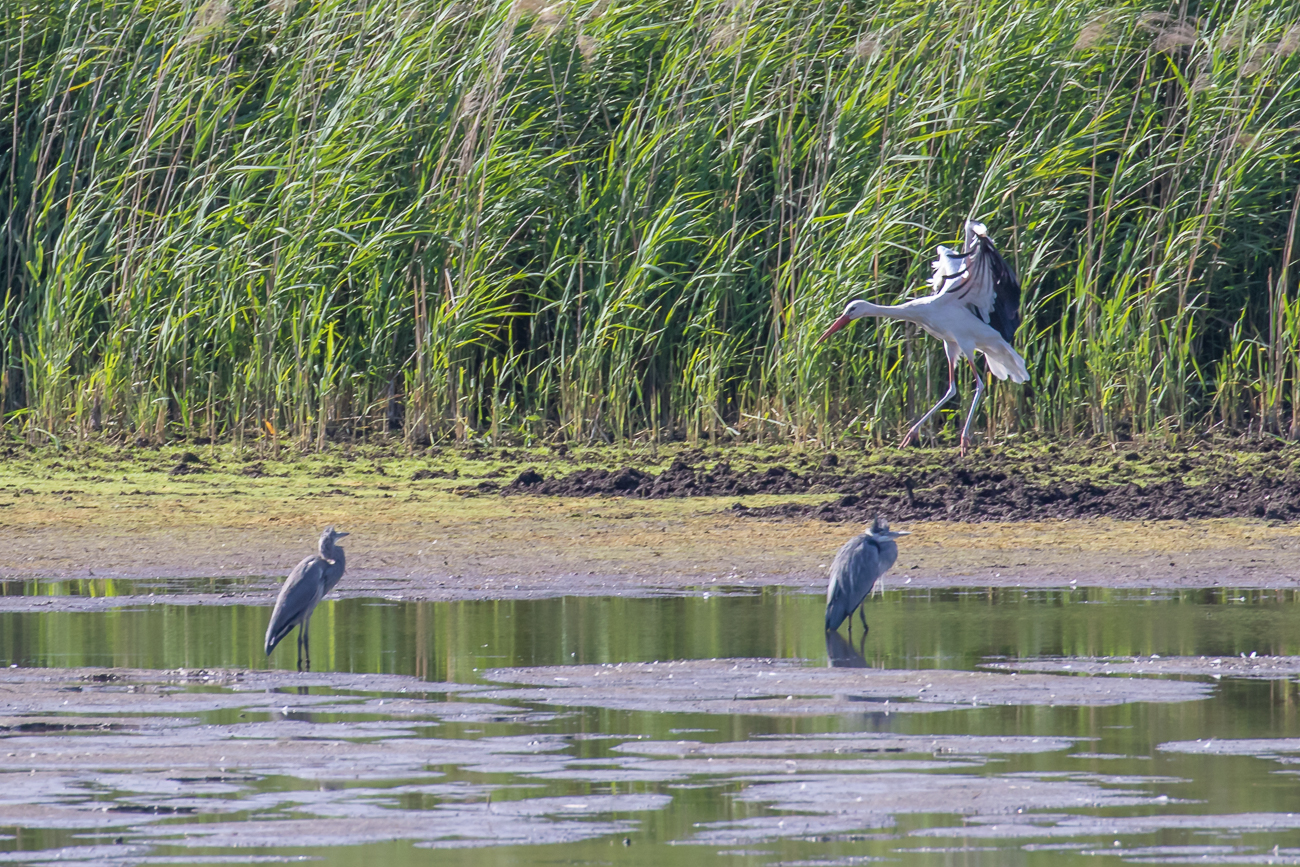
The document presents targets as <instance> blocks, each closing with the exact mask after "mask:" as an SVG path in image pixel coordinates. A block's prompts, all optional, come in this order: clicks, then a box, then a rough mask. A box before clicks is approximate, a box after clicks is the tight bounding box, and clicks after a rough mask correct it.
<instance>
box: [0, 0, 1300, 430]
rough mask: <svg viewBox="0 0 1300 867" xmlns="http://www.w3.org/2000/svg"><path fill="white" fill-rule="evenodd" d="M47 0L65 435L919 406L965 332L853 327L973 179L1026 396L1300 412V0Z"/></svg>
mask: <svg viewBox="0 0 1300 867" xmlns="http://www.w3.org/2000/svg"><path fill="white" fill-rule="evenodd" d="M4 4H5V12H6V14H5V15H4V16H3V19H0V40H2V41H3V46H4V49H3V50H4V58H5V59H4V64H3V67H2V68H0V106H2V108H0V143H2V144H3V148H2V149H0V157H3V158H2V159H0V166H2V167H0V172H2V173H3V177H4V186H3V189H2V192H3V195H2V196H0V208H2V209H3V217H4V224H3V225H4V229H5V235H4V239H3V244H2V245H0V268H2V269H3V271H2V273H3V274H4V277H5V281H6V282H5V295H4V300H3V305H4V308H3V309H4V320H3V325H4V329H5V330H4V333H3V335H0V371H3V372H2V374H0V389H2V390H3V392H4V394H3V409H4V413H5V419H6V424H7V425H8V426H10V427H11V428H12V429H13V430H15V431H19V432H22V433H23V434H25V435H26V436H28V437H30V438H32V439H42V438H46V437H49V436H58V437H66V436H70V435H71V436H92V435H97V434H102V433H104V432H107V433H108V434H109V435H114V436H130V437H143V438H145V439H150V440H158V439H161V438H165V437H167V436H174V435H178V434H180V435H189V436H209V437H222V436H227V437H234V438H236V439H239V440H241V441H244V440H246V439H249V438H251V439H255V440H257V441H259V442H264V443H268V444H273V446H274V447H277V448H278V447H279V446H280V444H281V443H282V442H284V443H296V444H297V445H298V446H299V447H302V448H311V447H317V448H319V447H322V446H323V445H324V444H325V443H326V442H327V441H328V440H329V439H330V438H332V437H337V436H370V435H377V434H388V435H393V436H403V437H405V438H407V439H408V440H409V441H411V442H412V443H422V442H427V441H431V440H440V439H446V438H452V439H460V440H466V439H471V438H481V437H492V438H494V439H497V440H503V439H518V438H537V437H560V438H566V439H572V440H577V441H593V440H600V441H621V440H628V439H652V440H658V439H661V438H667V437H681V438H685V439H688V440H691V441H701V440H709V441H716V440H718V439H719V438H724V439H725V438H736V437H740V438H747V439H760V440H773V439H777V440H793V441H804V440H809V439H816V440H818V441H820V442H823V443H834V442H838V441H841V440H844V439H846V438H847V439H851V440H862V439H865V440H869V441H876V442H879V441H885V440H888V439H892V438H893V437H895V436H897V435H898V433H899V432H900V430H901V429H902V428H903V426H904V425H905V424H906V423H907V421H908V420H909V418H910V417H911V416H912V415H913V414H915V413H917V412H919V411H921V410H922V409H923V408H924V407H925V406H927V405H928V404H929V403H930V402H932V401H933V400H934V399H936V398H937V397H938V395H939V394H940V393H942V390H943V389H944V388H945V387H946V365H945V364H944V361H943V356H942V351H941V348H940V347H939V345H938V343H937V342H936V341H934V340H933V339H931V338H929V337H928V336H926V335H924V334H923V333H920V332H917V331H916V330H915V329H912V328H909V327H906V326H903V325H901V324H898V323H887V322H878V323H871V324H859V325H857V326H855V328H854V329H852V330H851V331H849V332H848V334H847V336H845V337H842V338H840V339H838V340H836V341H834V342H831V343H828V344H826V345H824V346H822V347H815V346H814V341H815V339H816V336H817V335H818V334H819V333H820V331H821V330H822V329H823V328H824V326H825V324H826V323H827V322H828V321H829V319H830V318H831V316H832V315H833V314H834V313H836V312H837V310H838V308H839V307H840V306H841V305H842V304H843V303H844V302H845V301H846V300H848V299H849V298H850V297H856V296H863V297H868V298H871V299H873V300H877V301H886V302H889V301H896V300H901V299H903V298H906V297H909V296H910V295H912V294H915V293H916V292H918V291H922V287H923V285H924V281H925V279H926V278H927V276H928V269H929V260H930V258H932V254H931V253H930V251H931V250H932V249H933V246H934V244H936V243H941V242H946V243H952V242H953V241H954V240H955V239H956V238H957V236H958V235H959V233H960V228H961V224H962V222H963V221H964V220H965V219H966V218H968V217H976V218H979V219H982V220H984V221H986V222H987V223H988V224H989V225H990V227H991V229H992V231H993V233H994V236H995V238H996V239H997V241H998V242H999V244H1000V245H1001V247H1002V248H1003V250H1004V251H1005V252H1006V254H1007V256H1008V258H1009V259H1010V260H1011V261H1012V264H1013V266H1014V267H1015V269H1016V270H1017V272H1018V273H1019V274H1020V277H1021V280H1022V283H1023V285H1024V289H1025V293H1024V309H1025V314H1026V316H1025V325H1024V326H1023V327H1022V329H1021V332H1020V334H1019V336H1018V338H1017V341H1018V345H1019V348H1020V349H1021V352H1022V354H1024V356H1025V357H1026V360H1027V361H1028V364H1029V368H1030V371H1031V382H1030V386H1029V387H1028V388H1020V387H1015V386H1008V385H999V386H997V387H996V388H995V389H994V394H993V396H992V398H991V399H990V401H989V402H988V404H987V405H986V409H985V411H984V416H983V423H984V424H985V425H986V427H987V429H988V430H989V431H991V432H994V433H998V432H1007V431H1018V430H1019V431H1030V430H1032V431H1039V432H1042V433H1048V434H1059V435H1066V436H1081V435H1091V434H1101V435H1103V436H1110V437H1119V436H1128V435H1133V434H1154V435H1166V436H1173V435H1177V434H1180V433H1182V432H1184V431H1187V430H1192V429H1199V428H1205V427H1208V426H1211V425H1221V426H1224V427H1227V428H1229V429H1232V430H1253V431H1256V432H1261V433H1263V432H1272V433H1276V434H1281V435H1285V436H1292V437H1294V436H1296V435H1297V433H1300V423H1297V421H1296V418H1297V409H1300V362H1297V361H1296V352H1295V350H1296V347H1297V345H1300V313H1297V310H1300V300H1297V297H1298V296H1297V291H1296V289H1295V288H1293V287H1292V286H1291V284H1292V283H1294V282H1295V280H1294V277H1295V274H1296V271H1297V269H1296V267H1295V263H1294V262H1293V258H1294V250H1295V244H1294V240H1295V233H1296V216H1295V215H1296V203H1297V202H1298V201H1300V194H1298V193H1297V192H1296V190H1297V187H1300V160H1298V159H1297V158H1298V157H1300V145H1298V144H1297V141H1298V140H1297V137H1296V136H1295V134H1294V131H1295V129H1297V128H1300V13H1297V12H1296V11H1295V9H1294V8H1293V6H1292V4H1289V3H1283V2H1268V0H1242V2H1236V3H1200V4H1196V3H1192V4H1180V5H1174V6H1164V5H1157V4H1154V3H1140V2H1117V3H1100V2H1090V3H1080V4H1059V5H1056V6H1052V5H1048V4H1038V3H1030V2H1027V0H993V2H982V3H974V2H926V3H914V2H901V0H900V2H896V3H892V4H883V5H882V4H874V5H871V6H868V7H863V6H861V5H860V4H850V3H846V2H829V0H823V2H816V3H802V4H797V3H789V2H758V0H654V2H642V3H636V4H625V5H619V4H617V3H613V2H609V0H596V2H576V0H575V2H568V3H564V2H560V3H555V4H550V5H544V4H543V3H541V2H538V0H515V2H497V3H476V4H468V3H467V4H445V3H434V2H431V0H399V2H391V3H366V2H342V0H318V2H306V0H301V2H296V0H206V2H203V3H201V4H200V3H192V2H191V3H184V2H164V0H94V2H88V3H75V4H74V3H70V2H65V3H47V2H35V0H4ZM961 375H962V377H963V380H962V382H963V387H964V390H965V392H966V393H969V385H970V383H969V382H968V381H967V378H968V373H967V372H965V371H963V372H962V374H961ZM958 413H959V410H958V409H956V404H954V409H953V410H952V411H950V412H947V413H945V414H944V416H942V417H941V420H940V422H939V423H938V424H939V425H942V424H945V423H946V424H949V425H952V424H954V423H956V422H957V420H958Z"/></svg>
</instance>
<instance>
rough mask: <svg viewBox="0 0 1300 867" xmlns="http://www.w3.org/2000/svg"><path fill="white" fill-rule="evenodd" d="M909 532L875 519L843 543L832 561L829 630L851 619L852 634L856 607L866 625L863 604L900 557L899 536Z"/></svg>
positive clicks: (828, 603) (829, 586) (828, 588)
mask: <svg viewBox="0 0 1300 867" xmlns="http://www.w3.org/2000/svg"><path fill="white" fill-rule="evenodd" d="M907 535H910V534H909V533H908V532H907V531H906V530H891V529H889V524H888V523H886V522H885V521H884V520H883V519H881V518H876V520H875V521H873V522H872V524H871V526H870V527H868V528H867V532H865V533H863V534H862V535H861V536H854V537H853V538H852V539H850V540H849V541H847V542H845V543H844V546H843V547H842V548H840V551H839V553H838V554H836V555H835V559H834V561H832V562H831V579H830V583H829V584H828V585H827V587H826V631H827V632H834V631H835V630H837V629H839V628H840V624H841V623H843V622H844V620H845V618H850V619H849V634H850V635H852V634H853V620H852V619H851V618H852V616H853V612H854V610H855V609H856V610H857V612H858V616H859V617H860V618H861V619H862V628H863V629H864V630H865V629H866V628H867V615H866V614H865V613H864V612H863V611H862V603H863V602H864V601H866V598H867V596H869V595H870V594H871V588H872V587H875V586H876V580H877V579H878V578H880V576H881V575H884V574H885V573H886V572H888V571H889V567H890V566H893V565H894V561H895V560H897V559H898V544H897V543H896V542H895V541H894V540H895V539H897V538H898V537H899V536H907Z"/></svg>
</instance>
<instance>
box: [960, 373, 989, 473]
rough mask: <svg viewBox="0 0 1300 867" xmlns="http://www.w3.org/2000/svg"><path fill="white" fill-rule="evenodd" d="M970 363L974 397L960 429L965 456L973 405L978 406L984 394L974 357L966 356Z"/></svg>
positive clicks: (968, 443)
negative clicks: (964, 424)
mask: <svg viewBox="0 0 1300 867" xmlns="http://www.w3.org/2000/svg"><path fill="white" fill-rule="evenodd" d="M966 361H967V362H969V363H970V370H971V373H973V374H974V375H975V399H974V400H972V401H971V402H970V413H969V414H968V415H967V416H966V426H965V427H963V428H962V429H961V454H962V457H965V456H966V452H967V450H968V449H969V448H970V426H971V422H973V421H975V407H977V406H979V403H980V398H981V397H982V396H983V395H984V380H983V379H982V378H981V377H980V371H979V368H978V367H976V366H975V359H974V358H971V357H970V356H967V357H966Z"/></svg>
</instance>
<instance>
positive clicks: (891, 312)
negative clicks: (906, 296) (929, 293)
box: [853, 301, 917, 322]
mask: <svg viewBox="0 0 1300 867" xmlns="http://www.w3.org/2000/svg"><path fill="white" fill-rule="evenodd" d="M854 312H855V313H857V315H856V316H854V317H853V318H854V319H862V318H865V317H868V316H872V317H883V318H886V319H903V320H906V321H908V322H915V321H917V310H916V307H915V302H914V301H904V302H903V303H902V304H872V303H871V302H870V301H863V302H862V306H861V307H859V308H858V309H857V310H856V311H854Z"/></svg>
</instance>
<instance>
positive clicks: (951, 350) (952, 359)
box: [898, 344, 959, 449]
mask: <svg viewBox="0 0 1300 867" xmlns="http://www.w3.org/2000/svg"><path fill="white" fill-rule="evenodd" d="M944 348H945V349H947V350H948V390H947V391H946V392H944V395H943V397H941V398H939V402H938V403H936V404H935V405H934V406H932V407H930V410H929V411H928V412H927V413H926V414H925V415H923V416H921V417H920V418H919V419H917V421H916V424H914V425H912V427H911V429H910V430H909V431H908V432H907V436H905V437H903V441H902V442H901V443H899V444H898V447H899V448H900V449H905V448H907V447H908V446H910V445H911V444H912V441H913V440H915V439H916V435H917V432H918V431H920V430H921V425H923V424H925V423H926V422H927V421H929V420H930V416H932V415H934V414H935V413H936V412H938V411H939V407H941V406H943V405H944V404H945V403H947V402H948V401H950V400H952V398H953V395H955V394H956V393H957V357H958V352H959V350H957V348H956V347H955V346H954V347H949V346H947V345H946V344H945V346H944Z"/></svg>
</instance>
